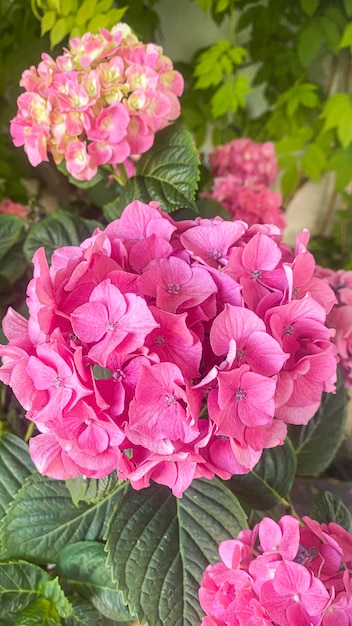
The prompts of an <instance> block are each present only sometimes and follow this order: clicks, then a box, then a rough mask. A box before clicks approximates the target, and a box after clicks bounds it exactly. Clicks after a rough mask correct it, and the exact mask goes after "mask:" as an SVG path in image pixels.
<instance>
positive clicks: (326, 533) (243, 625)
mask: <svg viewBox="0 0 352 626" xmlns="http://www.w3.org/2000/svg"><path fill="white" fill-rule="evenodd" d="M303 521H304V525H303V524H302V525H300V523H299V521H298V520H297V519H296V518H294V517H292V516H290V515H285V516H283V517H282V518H281V519H280V521H279V522H278V523H276V522H275V521H274V520H272V519H270V518H264V519H263V520H262V521H261V522H259V523H258V524H257V525H256V526H255V527H254V529H253V530H243V531H241V532H240V533H239V534H238V537H237V539H234V540H227V541H223V542H222V543H221V544H220V547H219V554H220V557H221V562H218V563H215V564H214V565H209V566H208V567H207V569H206V570H205V573H204V576H203V580H202V583H201V587H200V590H199V599H200V602H201V606H202V608H203V610H204V611H205V613H206V614H207V615H206V617H204V618H203V620H202V626H349V625H350V624H352V535H351V534H349V533H348V532H347V531H346V530H345V529H344V528H342V527H341V526H340V525H339V524H336V523H334V522H331V523H329V524H320V523H319V522H317V521H316V520H313V519H310V518H309V517H303Z"/></svg>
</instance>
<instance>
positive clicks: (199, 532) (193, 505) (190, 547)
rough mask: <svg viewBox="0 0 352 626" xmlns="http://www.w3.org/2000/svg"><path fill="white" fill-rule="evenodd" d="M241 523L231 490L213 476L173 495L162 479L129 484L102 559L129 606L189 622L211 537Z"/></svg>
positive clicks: (158, 625) (163, 624) (155, 621)
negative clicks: (144, 486)
mask: <svg viewBox="0 0 352 626" xmlns="http://www.w3.org/2000/svg"><path fill="white" fill-rule="evenodd" d="M245 527H246V517H245V514H244V512H243V510H242V508H241V506H240V504H239V503H238V501H237V499H236V497H235V496H234V495H233V494H232V493H231V492H230V491H229V490H228V489H227V487H226V486H225V485H224V484H223V483H221V482H220V481H219V480H218V479H214V480H212V481H207V480H204V479H199V480H195V481H193V483H192V485H191V486H190V487H189V489H187V491H186V492H185V493H184V495H183V497H182V498H180V499H177V498H175V497H174V496H173V495H172V494H171V492H170V490H169V489H168V488H167V487H164V486H160V485H155V484H153V485H151V486H150V487H149V488H148V489H143V490H141V491H133V490H132V489H130V491H129V492H128V493H127V494H126V496H125V497H124V498H123V500H121V501H120V503H119V504H118V506H117V509H116V511H115V513H114V515H113V516H112V518H111V521H110V522H109V528H108V532H107V551H108V563H109V564H110V566H111V568H112V572H113V577H114V579H116V581H117V586H118V589H120V590H121V591H122V593H123V595H124V599H125V602H126V603H127V604H128V606H129V609H130V611H131V613H137V614H138V617H139V620H140V622H141V623H144V622H148V625H149V626H181V625H182V626H195V624H199V623H200V622H201V617H202V611H201V608H200V605H199V601H198V589H199V585H200V582H201V579H202V576H203V572H204V569H205V568H206V566H207V565H208V563H209V562H215V561H218V560H219V556H218V544H219V542H220V541H222V540H225V539H230V538H234V537H236V536H237V534H238V532H239V531H240V530H241V529H242V528H245Z"/></svg>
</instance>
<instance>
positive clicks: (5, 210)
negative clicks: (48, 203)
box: [0, 198, 29, 220]
mask: <svg viewBox="0 0 352 626" xmlns="http://www.w3.org/2000/svg"><path fill="white" fill-rule="evenodd" d="M28 211H29V206H27V205H24V204H19V203H18V202H13V201H12V200H10V198H4V199H3V200H1V202H0V215H15V216H16V217H19V218H20V219H21V220H25V219H27V217H28Z"/></svg>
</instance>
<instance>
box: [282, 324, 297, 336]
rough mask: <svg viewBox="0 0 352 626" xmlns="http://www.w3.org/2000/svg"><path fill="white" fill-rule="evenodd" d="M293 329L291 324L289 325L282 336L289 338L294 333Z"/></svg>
mask: <svg viewBox="0 0 352 626" xmlns="http://www.w3.org/2000/svg"><path fill="white" fill-rule="evenodd" d="M294 330H295V329H294V328H293V326H292V324H290V326H287V328H285V331H284V334H285V335H287V336H288V337H291V336H292V335H293V333H294Z"/></svg>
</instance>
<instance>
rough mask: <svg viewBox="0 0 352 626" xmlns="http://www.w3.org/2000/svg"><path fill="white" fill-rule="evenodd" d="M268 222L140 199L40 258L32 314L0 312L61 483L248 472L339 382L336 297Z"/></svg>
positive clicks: (5, 356)
mask: <svg viewBox="0 0 352 626" xmlns="http://www.w3.org/2000/svg"><path fill="white" fill-rule="evenodd" d="M307 239H308V235H307V233H303V234H301V235H299V236H298V238H297V246H296V249H295V250H294V252H292V251H291V250H290V249H289V247H288V246H287V245H285V244H284V243H283V242H282V237H281V233H280V230H279V229H278V228H277V227H275V226H273V225H270V224H269V225H259V224H258V225H255V226H252V227H250V228H249V227H248V226H247V224H246V223H245V222H242V221H240V220H235V221H225V220H223V219H222V218H220V217H215V218H214V219H203V218H200V217H199V218H196V219H195V220H185V221H181V222H176V221H174V220H173V219H172V217H171V216H170V215H168V214H166V213H164V212H163V211H161V210H160V207H159V205H158V203H156V202H151V203H150V204H148V205H147V204H144V203H142V202H139V201H134V202H132V203H131V204H129V205H128V206H127V207H126V208H125V209H124V211H123V213H122V215H121V217H120V218H119V219H117V220H115V221H114V222H111V223H110V224H109V225H108V226H107V227H106V228H105V229H104V230H101V229H100V228H98V229H96V230H95V232H94V233H93V235H92V236H91V237H90V238H88V239H86V240H85V241H83V242H82V244H81V245H80V246H66V247H63V248H58V249H57V250H55V252H54V253H53V255H52V259H51V266H50V267H49V265H48V263H47V260H46V257H45V252H44V249H43V248H41V249H39V250H38V251H37V252H36V253H35V255H34V257H33V264H34V274H33V278H32V280H31V281H30V283H29V285H28V289H27V305H28V309H29V319H25V318H24V317H22V316H21V315H20V314H19V313H17V312H15V311H14V310H13V309H11V308H10V309H9V310H8V312H7V314H6V316H5V317H4V320H3V330H4V333H5V336H6V337H7V339H8V344H7V345H1V346H0V356H1V358H2V366H1V367H0V380H1V381H2V382H4V383H5V384H8V385H10V386H11V388H12V389H13V392H14V394H15V395H16V396H17V398H18V400H19V402H20V403H21V404H22V406H23V407H24V409H25V412H26V417H27V418H28V419H29V420H31V421H33V422H34V424H35V426H36V428H37V431H38V433H39V434H36V435H35V436H33V437H32V438H31V439H30V442H29V449H30V454H31V456H32V459H33V461H34V463H35V465H36V467H37V468H38V470H39V471H40V472H41V473H42V474H45V475H48V476H51V477H52V478H56V479H67V478H73V477H75V476H78V475H85V476H88V477H92V478H100V477H103V476H105V475H107V474H109V473H111V472H112V471H114V470H116V471H118V472H119V477H120V478H121V479H128V480H129V481H130V482H131V485H132V487H134V488H135V489H142V488H144V487H147V486H148V485H149V484H150V481H151V480H153V481H155V482H157V483H161V484H164V485H167V486H169V487H170V488H171V489H172V491H173V493H174V495H175V496H177V497H181V496H182V494H183V492H184V490H185V489H187V487H189V485H190V484H191V482H192V480H193V479H195V478H198V477H205V478H208V479H211V478H213V477H214V476H215V475H217V476H220V477H221V478H222V479H224V480H226V479H229V478H230V477H231V476H233V475H234V474H246V473H248V472H249V471H250V470H251V469H252V468H253V467H254V466H255V465H256V463H257V462H258V461H259V459H260V457H261V454H262V452H263V450H264V449H266V448H272V447H275V446H277V445H281V444H283V442H284V440H285V437H286V434H287V424H307V422H308V421H309V420H310V419H311V418H312V417H313V415H314V413H315V412H316V410H317V409H318V408H319V406H320V402H321V395H322V392H323V391H328V392H333V391H334V389H335V381H336V360H337V357H336V347H335V345H334V344H333V343H332V342H331V335H332V333H331V331H330V330H329V328H328V327H327V326H326V323H325V320H326V315H327V313H330V311H331V308H332V306H333V305H334V304H335V302H336V299H335V296H334V293H333V291H332V290H331V289H330V287H329V286H328V284H327V282H326V281H325V279H319V278H316V277H314V276H313V274H314V268H315V262H314V259H313V257H312V255H311V254H310V253H309V252H308V250H307V249H306V242H307Z"/></svg>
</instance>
